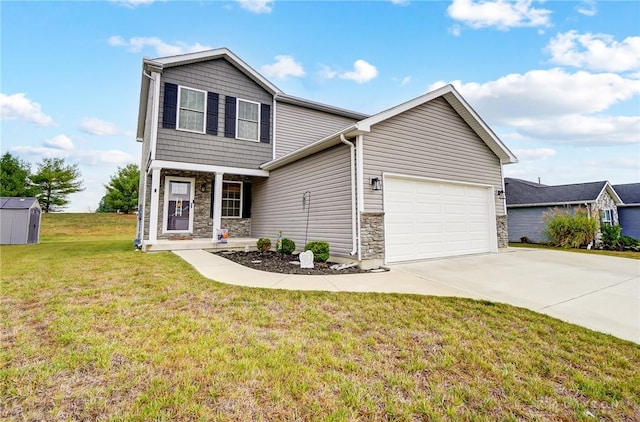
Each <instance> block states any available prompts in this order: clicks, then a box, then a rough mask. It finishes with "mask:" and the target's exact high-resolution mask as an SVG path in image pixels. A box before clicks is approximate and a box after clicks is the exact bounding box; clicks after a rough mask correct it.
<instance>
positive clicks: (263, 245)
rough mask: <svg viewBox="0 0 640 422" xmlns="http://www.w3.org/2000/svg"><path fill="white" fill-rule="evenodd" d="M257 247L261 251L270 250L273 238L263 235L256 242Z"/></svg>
mask: <svg viewBox="0 0 640 422" xmlns="http://www.w3.org/2000/svg"><path fill="white" fill-rule="evenodd" d="M256 247H257V248H258V250H259V251H260V252H266V251H268V250H269V249H271V239H269V238H268V237H261V238H260V239H258V241H257V242H256Z"/></svg>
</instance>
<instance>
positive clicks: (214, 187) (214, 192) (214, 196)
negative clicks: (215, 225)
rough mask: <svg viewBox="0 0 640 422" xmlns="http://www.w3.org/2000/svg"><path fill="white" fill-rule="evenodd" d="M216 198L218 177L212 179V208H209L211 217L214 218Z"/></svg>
mask: <svg viewBox="0 0 640 422" xmlns="http://www.w3.org/2000/svg"><path fill="white" fill-rule="evenodd" d="M215 198H216V178H215V177H213V178H212V179H211V209H210V210H209V218H213V203H214V201H215Z"/></svg>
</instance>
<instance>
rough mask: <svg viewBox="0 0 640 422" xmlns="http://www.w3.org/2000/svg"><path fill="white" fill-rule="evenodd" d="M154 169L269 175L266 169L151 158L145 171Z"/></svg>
mask: <svg viewBox="0 0 640 422" xmlns="http://www.w3.org/2000/svg"><path fill="white" fill-rule="evenodd" d="M154 169H160V170H161V169H171V170H185V171H198V172H203V173H224V174H237V175H241V176H258V177H268V176H269V172H268V171H266V170H260V169H248V168H242V167H226V166H215V165H210V164H197V163H183V162H179V161H164V160H153V161H152V162H151V164H150V165H149V169H148V170H147V172H151V170H154Z"/></svg>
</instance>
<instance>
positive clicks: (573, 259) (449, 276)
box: [391, 248, 640, 343]
mask: <svg viewBox="0 0 640 422" xmlns="http://www.w3.org/2000/svg"><path fill="white" fill-rule="evenodd" d="M391 268H392V269H393V270H395V271H399V272H403V273H407V274H411V275H414V276H417V277H420V278H422V279H425V280H429V281H433V282H437V283H439V284H442V285H445V286H448V287H451V288H453V289H457V290H461V291H466V292H468V296H469V297H479V298H484V299H487V300H491V301H494V302H503V303H509V304H511V305H515V306H520V307H524V308H528V309H532V310H534V311H537V312H542V313H545V314H547V315H550V316H553V317H556V318H559V319H561V320H564V321H567V322H572V323H575V324H578V325H582V326H584V327H587V328H591V329H593V330H596V331H601V332H604V333H608V334H613V335H614V336H617V337H620V338H623V339H626V340H631V341H634V342H636V343H640V260H634V259H626V258H616V257H608V256H602V255H587V254H580V253H572V252H562V251H550V250H541V249H521V248H517V249H515V248H512V249H508V250H507V251H505V252H501V253H498V254H491V255H475V256H466V257H459V258H449V259H441V260H429V261H420V262H412V263H406V264H394V265H391Z"/></svg>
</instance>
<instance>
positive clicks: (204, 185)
mask: <svg viewBox="0 0 640 422" xmlns="http://www.w3.org/2000/svg"><path fill="white" fill-rule="evenodd" d="M206 191H207V184H206V183H203V184H201V185H200V192H206Z"/></svg>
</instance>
